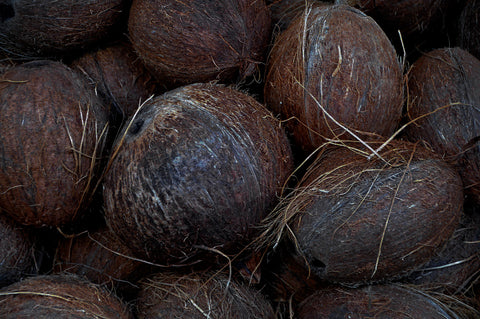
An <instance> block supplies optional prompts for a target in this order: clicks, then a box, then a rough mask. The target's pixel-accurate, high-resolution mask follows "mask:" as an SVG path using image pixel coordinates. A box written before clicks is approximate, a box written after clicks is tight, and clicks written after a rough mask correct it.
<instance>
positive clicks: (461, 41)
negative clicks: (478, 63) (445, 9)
mask: <svg viewBox="0 0 480 319" xmlns="http://www.w3.org/2000/svg"><path fill="white" fill-rule="evenodd" d="M458 24H459V32H458V38H457V43H458V46H459V47H461V48H463V49H464V50H466V51H468V52H469V53H471V54H472V55H473V56H475V57H476V58H477V59H480V1H478V0H468V1H467V2H466V4H465V7H464V8H463V10H462V12H461V15H460V19H459V20H458Z"/></svg>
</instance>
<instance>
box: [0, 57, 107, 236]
mask: <svg viewBox="0 0 480 319" xmlns="http://www.w3.org/2000/svg"><path fill="white" fill-rule="evenodd" d="M0 111H1V113H2V117H1V119H0V123H1V124H0V208H1V210H3V211H4V212H5V213H6V214H8V215H9V216H11V217H12V218H13V219H15V220H16V221H17V222H19V223H21V224H24V225H33V226H39V227H40V226H59V225H63V224H67V223H70V222H72V221H73V220H74V219H75V218H76V217H78V215H81V211H82V209H83V208H84V205H86V204H87V203H88V200H89V199H90V198H91V195H92V192H93V190H94V186H95V184H96V182H97V177H98V176H97V175H96V173H97V172H98V171H97V170H99V169H100V167H99V166H100V165H99V164H100V162H101V161H100V160H99V159H100V158H101V156H102V151H103V145H104V142H105V139H104V137H105V134H104V129H105V128H106V118H107V116H108V115H107V114H106V111H105V109H104V108H103V105H102V104H101V102H100V101H99V100H98V98H97V97H96V96H95V95H94V94H93V91H91V90H90V88H89V87H87V85H86V83H85V82H84V79H82V78H81V77H80V76H78V75H77V74H76V73H75V72H73V71H72V70H71V69H69V68H68V67H67V66H65V65H64V64H62V63H61V62H54V61H48V60H43V61H35V62H29V63H25V64H22V65H18V66H15V67H12V68H10V69H9V70H7V71H6V72H5V73H4V74H3V76H2V78H1V80H0Z"/></svg>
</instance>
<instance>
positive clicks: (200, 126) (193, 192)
mask: <svg viewBox="0 0 480 319" xmlns="http://www.w3.org/2000/svg"><path fill="white" fill-rule="evenodd" d="M114 148H115V149H116V150H118V151H115V152H114V154H115V157H114V159H113V161H112V165H111V167H110V169H109V171H108V172H107V174H106V176H105V182H104V198H105V217H106V220H107V223H108V224H109V226H110V227H111V228H112V229H113V231H114V232H115V233H116V234H117V235H119V237H120V238H121V239H122V240H123V241H124V243H125V244H126V245H128V246H130V247H131V248H132V250H133V251H135V252H138V253H139V255H141V256H143V258H148V260H155V261H169V262H177V263H178V262H180V261H182V260H183V259H188V258H190V257H192V256H193V255H195V254H196V253H197V252H198V251H199V250H198V248H199V247H201V250H204V249H205V248H208V249H218V250H220V251H223V252H225V253H232V251H233V252H238V248H239V247H242V246H243V245H244V244H245V243H246V242H248V241H249V240H250V239H252V235H253V234H254V233H255V230H254V225H255V224H257V223H258V222H259V221H260V220H261V219H262V218H263V217H264V215H265V214H266V213H267V211H268V209H270V208H271V207H272V206H273V205H274V204H275V203H276V201H277V196H278V195H279V194H280V192H281V188H282V186H283V183H284V182H285V180H286V179H287V177H288V176H289V174H290V172H291V170H292V154H291V150H290V145H289V144H288V140H287V138H286V135H285V132H284V130H283V128H282V127H281V126H280V122H279V121H278V120H277V119H275V118H274V117H273V115H272V114H271V113H270V112H269V111H268V110H267V109H266V108H264V107H263V105H261V104H260V103H258V102H257V101H256V100H254V99H253V98H252V97H250V96H248V95H246V94H244V93H242V92H239V91H237V90H234V89H231V88H228V87H224V86H221V85H213V84H193V85H188V86H185V87H182V88H179V89H176V90H173V91H170V92H167V93H166V94H164V95H162V96H158V97H156V98H154V99H152V100H149V101H148V102H147V103H145V104H144V105H143V107H142V109H141V110H140V112H139V113H138V114H137V115H136V116H135V117H134V118H132V119H131V121H129V123H127V125H125V130H124V133H121V134H120V138H119V140H118V142H117V143H116V145H115V146H114ZM233 247H235V248H233Z"/></svg>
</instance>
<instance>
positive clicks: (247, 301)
mask: <svg viewBox="0 0 480 319" xmlns="http://www.w3.org/2000/svg"><path fill="white" fill-rule="evenodd" d="M141 288H142V289H141V290H140V293H139V296H138V298H137V303H136V305H137V317H138V318H139V319H143V318H145V319H150V318H172V319H173V318H192V319H193V318H195V319H197V318H198V319H200V318H218V319H220V318H222V319H223V318H224V319H254V318H258V319H264V318H265V319H269V318H271V319H273V318H275V313H274V311H273V309H272V306H271V305H270V304H269V303H268V301H267V300H266V299H265V297H264V296H263V295H262V294H261V293H260V292H259V291H257V290H255V289H253V288H250V287H248V286H246V285H244V284H241V283H238V282H236V281H234V280H231V279H230V278H229V277H228V275H227V274H223V273H220V274H218V273H217V274H216V273H214V272H212V273H202V272H200V273H199V272H196V273H191V274H184V275H181V274H175V273H159V274H156V275H154V276H151V277H150V278H146V279H144V280H143V283H142V287H141Z"/></svg>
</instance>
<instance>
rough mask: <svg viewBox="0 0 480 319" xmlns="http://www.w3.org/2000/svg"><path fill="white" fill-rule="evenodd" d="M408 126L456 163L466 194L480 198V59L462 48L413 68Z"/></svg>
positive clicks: (425, 59) (423, 60)
mask: <svg viewBox="0 0 480 319" xmlns="http://www.w3.org/2000/svg"><path fill="white" fill-rule="evenodd" d="M408 74H409V79H408V90H409V92H408V93H409V97H410V100H409V104H408V117H409V119H410V120H414V119H417V120H416V121H415V122H414V123H413V124H411V125H409V127H407V131H406V134H407V136H408V138H409V139H410V140H412V141H418V140H423V141H425V142H427V143H428V144H429V145H430V147H432V148H433V149H434V150H435V151H436V152H438V153H439V154H441V155H442V156H444V157H445V158H446V159H447V160H449V161H451V162H452V163H454V164H455V166H456V167H457V169H458V171H459V172H460V175H461V176H462V179H463V182H464V185H465V192H466V193H467V194H468V195H470V196H471V197H472V198H473V199H474V200H475V201H476V202H480V144H478V138H479V136H480V109H479V107H480V60H478V59H477V58H475V57H474V56H472V55H471V54H469V53H468V52H467V51H465V50H462V49H460V48H442V49H436V50H433V51H431V52H429V53H427V54H425V55H424V56H423V57H421V58H420V59H418V60H417V61H416V62H415V63H414V64H413V65H412V67H411V69H410V71H409V73H408Z"/></svg>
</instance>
